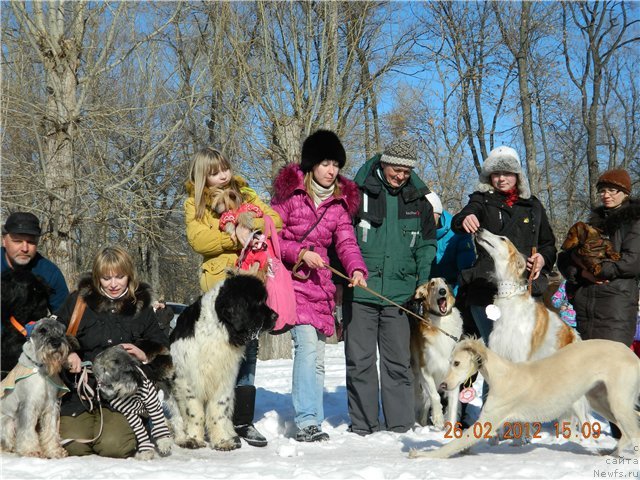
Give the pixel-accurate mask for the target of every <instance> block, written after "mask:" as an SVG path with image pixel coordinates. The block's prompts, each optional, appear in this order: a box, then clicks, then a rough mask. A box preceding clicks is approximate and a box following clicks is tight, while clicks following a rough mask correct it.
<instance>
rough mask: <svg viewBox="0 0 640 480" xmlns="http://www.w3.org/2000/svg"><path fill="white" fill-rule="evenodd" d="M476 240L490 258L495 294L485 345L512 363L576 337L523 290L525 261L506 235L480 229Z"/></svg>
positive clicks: (540, 354) (547, 351)
mask: <svg viewBox="0 0 640 480" xmlns="http://www.w3.org/2000/svg"><path fill="white" fill-rule="evenodd" d="M476 242H477V243H478V245H479V246H481V247H482V248H484V249H485V250H486V251H487V253H488V254H489V255H490V256H491V258H492V259H493V264H494V269H495V271H494V275H495V278H494V280H495V282H496V285H497V286H498V293H497V295H496V296H495V298H494V300H493V303H494V305H496V306H497V307H498V308H499V309H500V318H498V319H497V320H496V321H495V323H494V325H493V330H492V332H491V335H490V336H489V348H491V350H493V351H494V352H496V353H497V354H499V355H502V356H503V357H505V358H507V359H509V360H511V361H512V362H524V361H526V360H536V359H538V358H544V357H548V356H549V355H551V354H552V353H554V352H556V351H557V350H558V349H560V348H562V347H564V346H566V345H569V344H570V343H573V342H575V341H578V340H579V339H580V336H579V335H578V333H577V332H576V331H575V330H574V329H573V328H571V327H570V326H568V325H567V324H566V323H564V322H563V321H562V320H561V319H560V317H559V316H558V314H557V313H555V312H553V311H552V310H549V309H548V308H547V307H546V306H545V305H544V303H542V301H540V300H536V299H535V298H533V297H532V296H531V295H530V294H529V292H528V291H527V278H526V269H527V261H526V258H525V257H524V255H522V254H521V253H520V252H519V251H518V249H517V248H516V247H515V246H514V245H513V243H511V241H510V240H509V239H508V238H507V237H501V236H498V235H494V234H493V233H491V232H489V231H488V230H485V229H481V230H479V231H478V233H477V234H476Z"/></svg>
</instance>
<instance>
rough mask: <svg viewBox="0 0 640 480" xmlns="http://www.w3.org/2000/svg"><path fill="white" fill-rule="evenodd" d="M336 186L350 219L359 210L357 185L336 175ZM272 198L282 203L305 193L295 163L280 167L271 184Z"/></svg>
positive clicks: (298, 167)
mask: <svg viewBox="0 0 640 480" xmlns="http://www.w3.org/2000/svg"><path fill="white" fill-rule="evenodd" d="M337 181H338V185H339V186H340V192H341V194H340V197H338V198H340V199H341V200H342V201H344V202H345V204H346V206H347V211H348V212H349V215H351V217H354V216H355V215H356V214H357V213H358V209H359V208H360V192H359V190H358V185H357V184H356V183H355V182H354V181H352V180H349V179H348V178H346V177H344V176H342V175H338V180H337ZM273 190H274V192H273V195H274V198H275V199H277V200H278V201H280V202H282V201H284V200H287V199H288V198H290V197H291V196H292V195H293V194H294V193H295V192H296V191H303V192H305V193H306V189H305V187H304V173H303V172H302V170H301V169H300V165H298V164H297V163H290V164H289V165H286V166H284V167H282V169H281V170H280V172H278V176H277V177H276V179H275V181H274V183H273Z"/></svg>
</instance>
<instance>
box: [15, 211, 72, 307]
mask: <svg viewBox="0 0 640 480" xmlns="http://www.w3.org/2000/svg"><path fill="white" fill-rule="evenodd" d="M41 233H42V232H41V230H40V221H39V220H38V217H36V216H35V215H34V214H33V213H28V212H14V213H12V214H11V215H9V217H8V218H7V221H6V222H5V224H4V225H3V226H2V273H4V272H6V271H8V270H16V269H21V268H24V269H28V270H30V271H31V272H33V274H34V275H38V276H39V277H40V278H41V279H42V280H43V281H44V283H46V284H47V285H49V287H51V289H52V292H51V294H50V295H49V310H50V311H51V312H54V311H56V310H57V309H58V307H60V306H61V305H62V303H63V302H64V300H65V299H66V298H67V295H69V289H68V288H67V282H66V281H65V279H64V276H63V275H62V272H61V271H60V269H59V268H58V267H57V266H56V265H55V264H54V263H53V262H51V261H50V260H48V259H46V258H45V257H43V256H42V255H40V254H39V253H38V240H39V239H40V235H41Z"/></svg>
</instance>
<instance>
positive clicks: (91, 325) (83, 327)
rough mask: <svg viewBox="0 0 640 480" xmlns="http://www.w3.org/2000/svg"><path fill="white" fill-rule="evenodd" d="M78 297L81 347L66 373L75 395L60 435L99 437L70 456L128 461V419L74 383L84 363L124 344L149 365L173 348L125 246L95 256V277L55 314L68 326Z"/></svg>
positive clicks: (131, 438) (74, 445) (131, 448)
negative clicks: (89, 397) (81, 393)
mask: <svg viewBox="0 0 640 480" xmlns="http://www.w3.org/2000/svg"><path fill="white" fill-rule="evenodd" d="M78 297H81V298H82V300H84V303H85V304H86V307H85V310H84V313H83V314H82V317H81V319H80V324H79V326H78V332H77V334H76V339H77V340H78V347H77V348H76V350H75V351H74V352H73V353H70V354H69V357H68V359H67V368H68V370H66V371H64V372H63V375H62V376H63V378H64V380H65V383H66V384H67V386H68V387H69V389H70V390H71V393H70V394H67V395H65V396H64V397H63V399H62V404H61V406H60V437H61V438H72V439H85V440H86V439H95V440H94V441H92V442H89V443H83V442H76V441H73V442H71V443H69V444H67V445H65V448H66V450H67V452H68V453H69V455H77V456H81V455H91V454H97V455H100V456H103V457H114V458H125V457H129V456H132V455H133V454H135V452H136V448H137V441H136V436H135V434H134V432H133V430H132V428H131V427H130V426H129V422H128V421H127V419H126V417H125V416H124V415H122V414H121V413H119V412H116V411H112V410H110V409H109V408H108V406H107V405H104V404H103V405H102V409H100V408H98V406H97V402H96V399H95V398H94V399H93V402H92V403H89V402H88V401H86V400H85V401H82V400H81V399H80V397H79V396H78V394H77V392H76V388H75V385H74V384H75V382H77V381H79V380H80V375H79V374H80V372H81V369H82V362H93V360H94V359H95V357H96V356H97V355H98V354H99V353H100V352H102V351H103V350H105V349H107V348H109V347H110V346H112V345H122V347H123V348H124V349H125V350H126V351H127V352H128V353H129V355H131V356H132V357H135V358H137V359H138V360H139V361H140V362H143V363H146V362H147V360H148V357H152V356H153V355H156V354H159V353H161V352H163V351H164V347H168V346H169V339H168V338H167V336H166V335H165V334H164V332H163V331H162V330H161V329H160V326H159V325H158V322H157V319H156V316H155V313H154V312H153V308H152V305H151V288H150V287H149V285H146V284H144V283H140V282H138V280H137V275H136V271H135V267H134V265H133V260H132V259H131V256H129V254H128V253H127V252H126V251H125V250H124V249H122V248H120V247H106V248H103V249H102V250H101V251H100V252H99V253H98V255H96V257H95V259H94V261H93V268H92V271H91V275H90V276H87V277H85V278H83V279H81V280H80V283H79V285H78V290H77V291H76V292H74V293H72V294H70V295H69V297H67V300H66V302H65V303H64V304H63V305H62V307H60V309H59V310H58V311H57V312H56V315H57V316H58V320H60V321H61V322H62V323H64V324H65V325H68V324H69V322H70V320H71V316H72V314H73V310H74V308H75V306H76V302H77V299H78ZM93 386H94V387H95V384H93ZM91 407H93V408H91ZM98 434H99V435H98Z"/></svg>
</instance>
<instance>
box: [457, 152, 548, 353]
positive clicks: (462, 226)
mask: <svg viewBox="0 0 640 480" xmlns="http://www.w3.org/2000/svg"><path fill="white" fill-rule="evenodd" d="M479 180H480V181H479V183H478V186H477V189H476V191H475V192H473V193H472V194H471V195H470V196H469V203H468V204H467V205H466V206H465V207H464V208H463V209H462V211H461V212H460V213H458V214H457V215H455V216H454V217H453V223H452V225H453V230H454V231H456V232H460V233H475V232H477V231H478V229H479V228H484V229H487V230H489V231H490V232H491V233H494V234H496V235H503V236H506V237H507V238H509V240H511V241H512V242H513V244H514V245H515V246H516V248H517V249H518V250H519V251H520V253H522V254H524V255H526V257H527V270H528V271H529V272H531V271H533V278H534V282H533V288H532V293H533V295H542V293H543V292H544V290H545V289H546V286H547V284H548V281H547V274H548V273H550V272H551V269H552V268H553V265H554V263H555V261H556V247H555V237H554V235H553V231H552V230H551V226H550V225H549V220H548V219H547V213H546V211H545V209H544V207H543V206H542V204H541V203H540V200H538V199H537V198H536V197H534V196H532V195H531V191H530V190H529V182H528V181H527V179H526V178H525V177H524V175H523V172H522V168H521V166H520V157H519V155H518V153H517V152H516V151H515V150H514V149H513V148H511V147H506V146H501V147H497V148H495V149H494V150H492V151H491V152H490V153H489V156H488V157H487V158H486V160H485V161H484V163H483V164H482V171H481V172H480V179H479ZM533 248H535V249H536V252H537V253H535V254H532V251H533ZM492 271H493V263H492V260H491V257H489V255H488V254H487V253H486V252H485V251H483V250H482V249H478V258H477V260H476V263H475V264H474V266H473V267H472V268H470V269H467V270H464V271H463V272H462V273H461V275H460V276H461V278H460V288H461V289H464V290H465V292H464V293H465V296H466V303H467V304H468V305H469V306H470V309H471V313H472V315H473V319H474V321H475V322H476V325H477V326H478V330H479V331H480V334H481V335H482V338H483V340H484V341H485V343H487V342H488V341H489V334H490V333H491V329H492V327H493V322H492V321H491V320H489V319H488V318H487V316H486V313H485V308H486V306H487V305H489V304H490V303H492V301H493V297H494V295H495V294H496V292H497V289H496V286H495V285H494V284H493V283H492V282H491V280H490V273H491V272H492Z"/></svg>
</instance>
